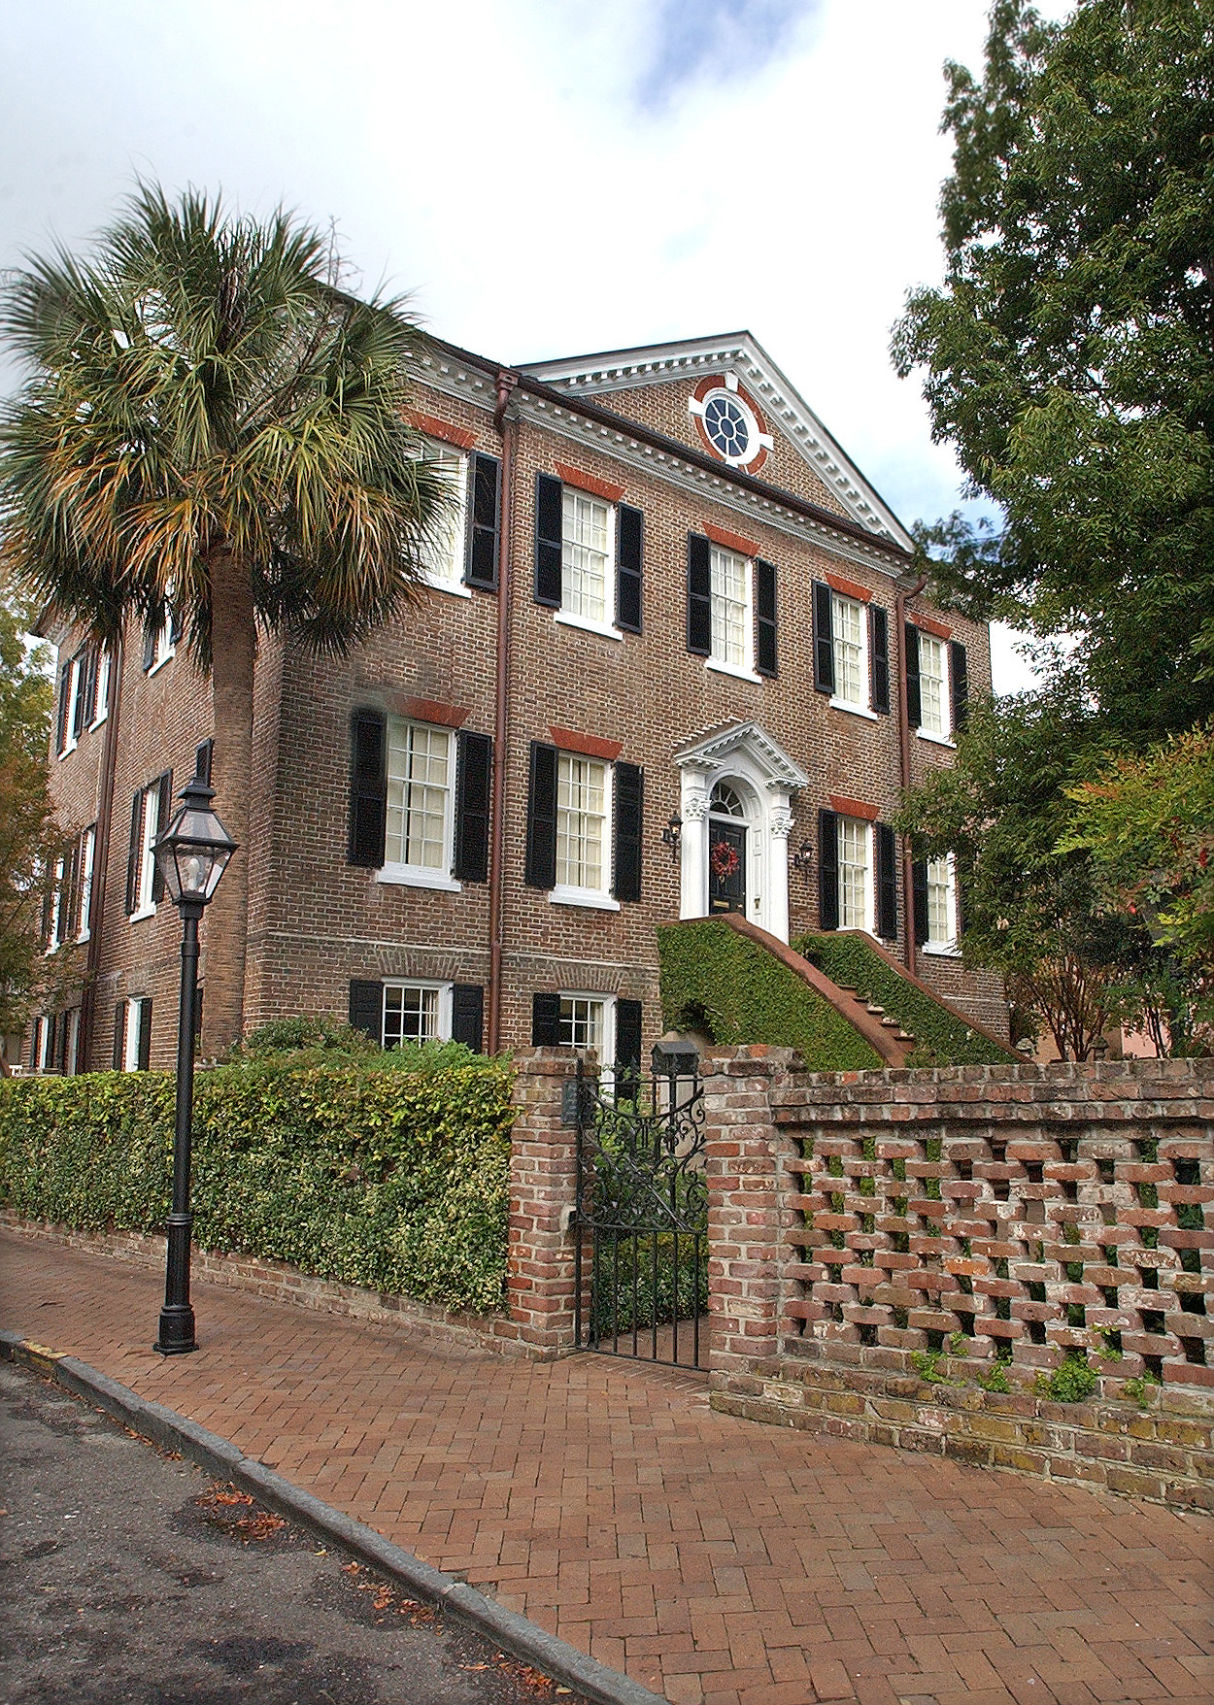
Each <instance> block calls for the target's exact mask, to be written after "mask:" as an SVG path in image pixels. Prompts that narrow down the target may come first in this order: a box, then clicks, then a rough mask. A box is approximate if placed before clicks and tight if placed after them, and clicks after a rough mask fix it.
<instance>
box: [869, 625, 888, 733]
mask: <svg viewBox="0 0 1214 1705" xmlns="http://www.w3.org/2000/svg"><path fill="white" fill-rule="evenodd" d="M868 654H869V658H870V659H871V662H870V678H871V681H872V707H873V709H874V710H876V711H881V712H883V713H888V711H889V617H888V615H887V614H886V613H885V611H884V610H883V609H882V608H881V606H880V604H870V605H869V606H868Z"/></svg>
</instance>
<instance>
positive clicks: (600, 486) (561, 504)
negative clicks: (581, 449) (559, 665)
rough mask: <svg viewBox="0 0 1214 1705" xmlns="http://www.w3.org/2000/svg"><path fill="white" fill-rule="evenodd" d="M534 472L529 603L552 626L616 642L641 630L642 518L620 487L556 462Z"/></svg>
mask: <svg viewBox="0 0 1214 1705" xmlns="http://www.w3.org/2000/svg"><path fill="white" fill-rule="evenodd" d="M557 467H558V472H559V474H560V476H561V477H560V478H557V477H556V476H555V475H553V474H544V473H541V474H537V476H536V484H535V593H534V596H535V602H536V603H537V604H544V605H547V606H548V608H550V609H551V610H553V611H554V612H555V618H556V620H557V621H558V622H561V623H564V624H565V625H567V626H571V627H579V628H588V629H589V630H590V631H591V632H592V633H599V634H604V635H606V636H607V637H608V638H610V639H619V638H620V636H621V634H624V633H640V631H641V559H642V553H643V546H644V540H643V533H644V519H643V517H642V514H641V511H640V510H639V509H634V508H633V507H632V506H631V505H630V504H627V503H624V502H622V501H621V499H622V497H623V495H624V489H623V487H622V486H616V485H612V484H610V482H608V481H606V480H600V479H597V478H593V477H592V476H590V475H589V474H584V473H582V472H580V471H579V470H578V469H576V468H568V467H565V466H564V464H562V463H558V464H557Z"/></svg>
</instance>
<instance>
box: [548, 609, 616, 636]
mask: <svg viewBox="0 0 1214 1705" xmlns="http://www.w3.org/2000/svg"><path fill="white" fill-rule="evenodd" d="M552 619H553V621H554V622H559V623H560V625H561V627H563V628H580V629H581V631H582V632H583V633H597V634H598V636H599V638H600V639H623V637H624V636H623V634H622V633H621V632H620V630H619V629H618V628H614V627H612V626H611V624H610V623H609V622H594V621H591V619H590V617H589V616H575V615H572V614H570V612H569V611H568V610H557V612H556V613H555V615H554V616H553V618H552Z"/></svg>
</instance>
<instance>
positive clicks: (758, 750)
mask: <svg viewBox="0 0 1214 1705" xmlns="http://www.w3.org/2000/svg"><path fill="white" fill-rule="evenodd" d="M739 757H746V758H748V759H749V760H750V767H751V769H752V770H753V771H757V772H758V774H759V776H761V777H762V779H763V781H764V782H765V783H766V785H767V786H768V787H779V788H785V789H787V790H788V791H789V792H792V791H793V789H795V788H800V787H806V786H808V784H809V777H808V776H807V775H806V774H805V771H804V770H803V769H802V768H801V766H800V764H798V763H795V762H794V761H793V759H792V758H790V757H789V755H788V753H787V752H786V751H785V750H784V748H783V747H782V746H781V745H780V744H779V742H778V741H776V740H773V739H772V737H771V735H770V734H767V733H765V732H764V730H763V729H762V728H760V727H759V725H758V723H757V722H731V723H729V724H728V725H727V726H726V727H724V728H718V729H716V730H715V732H713V733H712V734H707V735H704V736H703V737H702V738H701V739H699V740H696V741H695V742H693V744H692V745H690V746H684V747H683V748H682V749H681V750H680V751H678V752H676V753H675V758H674V761H675V763H676V764H677V765H678V767H679V768H680V769H681V770H682V769H699V770H705V771H711V770H724V769H728V768H729V767H730V765H731V764H733V763H736V762H737V760H738V758H739Z"/></svg>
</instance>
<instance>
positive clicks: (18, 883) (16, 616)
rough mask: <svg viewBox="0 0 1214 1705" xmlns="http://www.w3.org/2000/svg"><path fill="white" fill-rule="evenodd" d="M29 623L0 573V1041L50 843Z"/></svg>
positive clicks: (29, 941)
mask: <svg viewBox="0 0 1214 1705" xmlns="http://www.w3.org/2000/svg"><path fill="white" fill-rule="evenodd" d="M30 621H31V612H30V609H29V606H28V604H27V603H26V601H25V600H24V599H22V598H21V596H20V595H19V594H18V593H17V592H16V590H15V589H14V588H13V586H12V585H11V583H10V582H9V581H8V580H7V579H6V578H5V577H4V576H3V575H2V574H0V1038H2V1037H4V1036H6V1035H11V1034H13V1033H14V1032H17V1031H20V1029H21V1028H22V1026H23V1025H24V1023H25V1019H26V1016H27V1014H28V1011H29V1005H30V1000H31V997H32V996H33V994H34V993H35V991H36V989H37V985H38V978H39V974H40V972H41V968H42V952H41V948H42V932H41V894H42V880H43V876H44V874H45V870H46V864H47V860H48V858H49V857H50V856H51V854H52V853H53V851H54V842H55V830H54V822H53V815H52V811H51V804H50V797H49V794H48V791H47V772H46V764H47V756H46V755H47V746H48V742H49V737H50V717H51V685H50V681H49V679H48V678H47V675H46V673H45V662H46V658H45V654H44V652H41V651H39V650H32V651H31V650H29V649H28V648H27V646H26V644H25V641H24V635H25V633H26V631H27V630H28V628H29V626H30ZM0 1070H4V1071H7V1066H6V1065H5V1062H4V1060H3V1057H2V1055H0Z"/></svg>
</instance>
